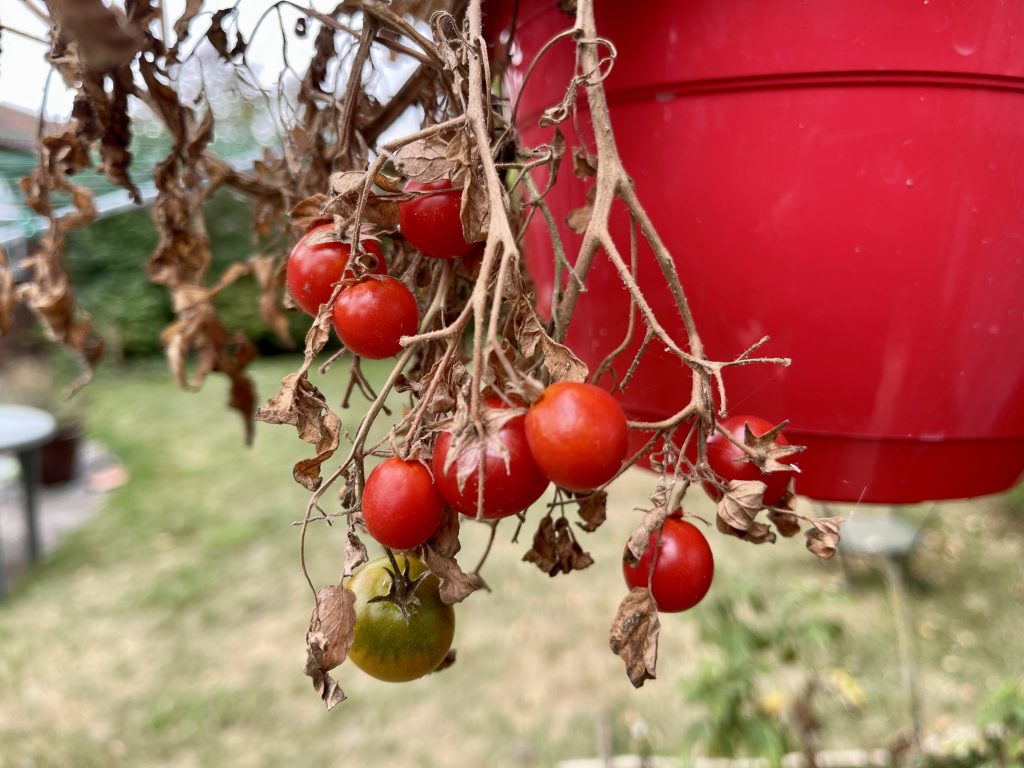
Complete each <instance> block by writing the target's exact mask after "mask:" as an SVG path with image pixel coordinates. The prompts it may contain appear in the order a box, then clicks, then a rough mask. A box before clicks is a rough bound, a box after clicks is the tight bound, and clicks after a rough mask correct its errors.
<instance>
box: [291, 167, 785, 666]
mask: <svg viewBox="0 0 1024 768" xmlns="http://www.w3.org/2000/svg"><path fill="white" fill-rule="evenodd" d="M405 192H406V193H409V194H408V197H407V198H406V199H405V200H403V201H402V202H401V203H400V204H399V219H400V227H401V235H402V237H404V238H405V240H407V241H408V242H409V243H410V244H411V245H413V246H414V247H415V248H417V249H418V250H419V251H420V252H421V253H422V254H423V255H425V256H429V257H432V258H438V259H455V258H459V257H463V265H464V267H466V269H468V270H469V271H470V272H472V268H473V264H472V261H473V259H474V258H475V257H476V256H477V255H479V253H480V251H481V248H480V245H479V244H476V243H470V242H468V241H467V240H466V238H465V236H464V234H463V228H462V222H461V216H460V212H461V195H460V194H459V192H458V191H457V190H453V189H452V185H451V182H450V181H449V180H447V179H442V180H440V181H436V182H430V183H419V182H416V181H410V182H408V183H407V184H406V186H405ZM361 246H362V250H363V251H364V254H365V255H364V256H363V257H362V258H361V259H359V261H358V264H355V265H354V264H353V263H350V262H351V261H352V260H351V258H350V257H351V248H350V246H349V245H347V244H345V243H342V242H340V241H338V240H337V238H336V237H335V236H334V235H333V225H331V224H323V225H321V226H318V227H316V228H314V229H312V230H311V231H310V232H308V233H307V234H306V236H305V237H303V238H302V239H301V240H300V241H299V243H298V244H297V245H296V246H295V249H294V250H293V251H292V254H291V257H290V259H289V261H288V271H287V284H288V289H289V291H290V292H291V294H292V296H293V297H294V299H295V302H296V304H297V305H298V306H299V307H300V308H302V309H303V310H304V311H305V312H307V313H309V314H311V315H314V316H317V315H319V313H320V312H321V311H326V307H325V306H324V305H326V304H327V303H328V302H330V301H331V300H332V297H334V298H333V305H332V306H331V307H330V311H331V315H332V319H333V321H334V327H335V330H336V332H337V335H338V337H339V339H340V340H341V341H342V343H343V344H344V345H345V347H346V348H347V349H349V350H350V351H351V352H353V353H354V354H356V355H360V356H363V357H367V358H373V359H381V358H386V357H390V356H393V355H396V354H398V353H399V352H400V351H401V349H402V347H401V338H402V337H403V336H410V335H413V334H415V333H416V330H417V326H418V323H419V309H418V306H417V303H416V299H415V297H414V296H413V294H412V292H411V291H410V290H409V288H407V287H406V285H404V284H403V283H402V282H401V281H400V280H398V279H397V278H395V277H392V276H389V275H388V274H387V264H386V262H385V259H384V255H383V253H382V251H381V249H380V246H379V245H378V243H377V242H376V241H375V240H366V241H364V242H362V243H361ZM480 407H481V408H482V410H483V413H481V414H478V416H479V418H474V419H472V420H471V421H470V420H463V421H462V422H461V423H460V424H459V425H456V424H455V423H454V419H453V420H452V421H449V422H448V423H447V425H442V426H440V427H438V429H437V436H436V438H435V439H434V441H433V447H432V451H431V455H430V456H429V457H425V458H424V459H423V460H422V461H421V460H419V459H418V458H417V457H415V456H414V457H411V458H410V457H405V456H396V457H392V458H387V459H385V460H383V461H382V462H381V463H380V464H379V465H378V466H377V467H376V468H374V469H373V471H372V472H370V474H369V475H368V477H367V478H366V481H365V484H364V487H363V493H362V499H361V512H362V522H363V524H364V525H365V526H366V529H367V531H368V532H369V533H370V534H371V535H372V536H373V538H374V539H375V540H376V541H377V542H378V543H380V544H382V545H383V546H385V547H387V548H388V557H386V558H381V559H379V560H376V561H373V562H370V563H367V564H365V565H363V566H362V567H361V568H360V569H358V570H357V571H356V573H355V574H354V575H353V576H352V577H351V578H350V579H349V580H348V581H347V583H346V586H348V587H349V588H350V589H351V590H353V591H354V592H355V594H356V624H355V628H354V640H353V645H352V647H351V650H350V651H349V654H348V655H349V657H350V658H351V659H352V660H353V662H354V663H355V664H356V665H357V666H358V667H359V668H360V669H362V670H364V671H365V672H367V673H368V674H370V675H372V676H374V677H377V678H379V679H381V680H388V681H404V680H412V679H415V678H417V677H421V676H422V675H425V674H427V673H429V672H431V671H433V670H434V669H435V668H437V666H438V664H440V663H441V662H442V660H443V659H444V658H445V655H446V654H447V653H448V650H449V648H450V646H451V642H452V637H453V634H454V627H455V618H454V612H453V610H452V608H451V606H450V605H446V604H445V603H444V601H442V600H441V597H440V591H439V590H440V587H439V580H438V578H437V576H436V575H435V574H433V573H431V572H430V571H429V569H428V568H427V566H426V564H425V563H424V562H423V561H421V560H419V559H417V558H416V557H414V556H413V555H412V554H411V553H410V550H415V549H417V548H418V547H422V546H424V545H426V544H427V542H429V541H430V540H431V539H432V537H434V535H435V534H436V533H437V531H438V529H439V527H440V526H441V524H442V522H443V520H444V516H445V508H446V506H447V507H448V508H450V509H452V510H454V511H455V512H457V513H460V514H462V515H466V516H468V517H474V518H476V517H479V518H481V519H484V520H491V521H494V520H500V519H502V518H505V517H509V516H512V515H517V514H520V513H522V512H523V511H524V510H525V509H527V508H528V507H529V506H530V505H531V504H533V503H534V502H536V501H537V500H538V499H539V498H540V497H541V496H542V495H543V494H544V492H545V491H546V490H547V488H548V486H549V485H550V484H551V483H555V484H556V485H557V486H559V487H561V488H563V489H565V490H566V491H569V492H572V493H575V494H577V495H578V496H581V497H582V496H586V495H587V493H588V492H589V491H592V490H594V489H597V488H600V487H602V486H604V485H605V484H607V483H608V482H609V481H611V480H612V479H613V478H615V477H616V476H617V475H618V473H619V472H620V471H621V469H622V467H623V464H624V462H625V459H626V454H627V451H628V442H629V441H628V425H627V421H626V417H625V414H624V413H623V411H622V408H621V407H620V406H619V404H618V402H617V401H616V400H615V399H614V398H613V397H612V396H611V395H610V394H608V393H607V392H606V391H604V390H602V389H600V388H598V387H596V386H594V385H592V384H585V383H578V382H557V383H554V384H551V385H550V386H548V387H546V388H545V389H544V390H543V392H541V394H540V396H539V397H538V398H537V399H536V401H535V402H533V403H532V404H530V405H528V406H527V405H526V404H524V403H521V402H516V401H510V400H507V399H505V398H504V397H498V396H497V395H493V394H492V395H491V396H488V397H486V398H484V401H483V402H482V403H481V405H480ZM481 425H483V427H482V433H481V432H480V426H481ZM771 430H772V425H771V424H770V423H769V422H767V421H765V420H764V419H761V418H758V417H756V416H734V417H732V418H729V419H725V420H723V421H722V422H721V423H720V431H719V432H717V433H715V434H712V435H711V436H710V437H709V438H708V441H707V462H708V466H709V467H710V469H711V470H712V471H713V473H714V476H713V477H712V478H711V479H709V481H708V482H706V483H705V484H704V487H705V490H706V491H707V492H708V494H709V495H710V496H711V497H712V498H713V499H715V500H719V499H720V498H721V495H722V491H723V489H724V488H725V487H726V486H727V485H728V482H729V481H731V480H761V481H762V482H764V483H765V486H766V489H765V492H764V496H763V501H764V503H765V505H766V506H775V505H778V504H780V503H782V502H783V500H784V498H785V496H786V493H787V490H788V488H789V484H790V480H791V478H792V476H793V474H794V473H793V472H788V471H775V472H770V473H765V472H762V470H761V469H760V468H759V467H758V465H757V464H756V463H755V462H754V461H752V460H751V456H750V455H749V454H748V452H747V451H745V450H744V449H743V448H742V447H741V445H743V444H744V442H745V441H749V439H750V437H751V436H752V437H753V438H754V439H755V440H756V439H758V438H762V437H763V436H765V435H766V434H767V433H769V432H770V431H771ZM748 432H749V435H748ZM773 434H774V433H773ZM729 437H731V438H732V439H729ZM769 439H774V442H775V444H777V445H779V446H785V445H788V442H787V441H786V439H785V437H783V436H782V435H781V434H778V435H774V437H773V438H772V437H771V436H769V437H768V438H765V439H764V440H763V441H762V446H763V443H764V442H767V441H768V440H769ZM690 458H691V461H692V460H694V459H695V456H691V457H690ZM781 460H782V461H784V462H786V461H787V458H782V459H781ZM720 481H721V482H720ZM392 550H399V551H400V552H401V553H400V554H398V555H397V556H395V555H394V553H393V552H392ZM622 572H623V577H624V579H625V582H626V584H627V586H629V587H630V588H631V589H632V588H636V587H643V588H646V589H648V590H649V591H650V594H651V597H652V598H653V600H654V604H655V606H656V607H657V610H659V611H662V612H669V613H671V612H678V611H685V610H688V609H690V608H692V607H693V606H695V605H697V604H698V603H699V602H700V601H701V600H702V599H703V598H704V596H705V595H706V594H707V592H708V590H709V589H710V587H711V582H712V579H713V577H714V557H713V554H712V551H711V547H710V546H709V544H708V541H707V539H706V538H705V536H704V534H703V533H701V531H700V529H699V528H697V527H696V526H695V525H693V524H692V523H691V522H689V521H688V520H685V519H683V516H682V512H681V511H680V510H677V511H676V512H675V513H673V514H672V515H670V516H669V517H668V518H667V519H665V521H664V523H663V524H662V525H661V526H660V527H659V528H658V529H657V530H655V531H654V532H652V533H651V534H650V536H649V540H648V542H647V546H646V549H645V550H644V552H643V554H642V556H641V557H639V559H638V560H636V559H635V558H633V557H632V555H631V553H630V552H629V551H628V550H627V551H626V553H625V554H624V557H623V566H622Z"/></svg>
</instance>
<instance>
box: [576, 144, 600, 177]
mask: <svg viewBox="0 0 1024 768" xmlns="http://www.w3.org/2000/svg"><path fill="white" fill-rule="evenodd" d="M572 169H573V172H574V173H575V174H576V176H577V178H580V179H586V178H591V177H594V176H597V156H596V155H592V154H590V152H589V151H588V150H587V148H586V147H585V146H583V145H582V144H580V145H579V146H578V147H576V149H574V150H573V153H572Z"/></svg>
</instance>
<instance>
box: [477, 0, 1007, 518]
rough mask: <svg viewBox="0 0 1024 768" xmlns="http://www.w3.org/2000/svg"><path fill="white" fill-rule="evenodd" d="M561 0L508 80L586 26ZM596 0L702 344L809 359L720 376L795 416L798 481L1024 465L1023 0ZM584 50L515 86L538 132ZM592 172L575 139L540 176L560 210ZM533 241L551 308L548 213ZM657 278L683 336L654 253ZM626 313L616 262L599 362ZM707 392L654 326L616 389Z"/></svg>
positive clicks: (951, 474) (618, 220) (655, 299)
mask: <svg viewBox="0 0 1024 768" xmlns="http://www.w3.org/2000/svg"><path fill="white" fill-rule="evenodd" d="M497 5H500V4H497ZM497 5H494V6H492V11H493V13H492V17H491V21H492V22H499V23H497V24H495V26H500V21H501V20H502V19H503V15H502V13H500V12H499V8H498V7H497ZM558 5H559V4H558V3H557V2H555V0H520V4H519V12H518V19H517V23H516V29H515V40H516V45H517V47H518V54H517V60H516V61H517V63H516V65H515V66H513V68H512V70H511V72H510V83H511V84H512V90H513V93H516V92H517V91H518V89H519V86H520V85H521V84H522V78H523V74H524V72H525V68H526V66H527V65H528V64H529V63H530V61H531V60H532V59H533V56H534V54H535V53H536V51H537V50H539V48H540V46H541V45H543V44H544V42H546V41H547V40H548V39H549V38H551V37H552V36H553V35H554V34H556V33H557V32H559V31H561V30H563V29H565V28H567V27H569V26H571V25H572V17H571V16H569V15H567V14H565V13H563V12H561V11H560V10H559V7H558ZM596 14H597V23H598V29H599V31H600V33H601V34H602V35H605V36H607V37H609V38H610V39H611V40H612V41H613V42H614V44H615V45H616V47H617V49H618V53H619V57H618V59H617V61H616V63H615V66H614V69H613V71H612V73H611V75H610V76H609V77H608V79H607V80H606V87H607V90H608V96H609V101H610V104H611V106H612V122H613V126H614V128H615V133H616V137H617V140H618V145H619V151H620V153H621V154H622V157H623V161H624V164H625V166H626V169H627V170H628V171H629V172H630V173H631V174H632V175H633V177H634V179H635V181H636V184H637V187H638V191H639V194H640V198H641V199H642V200H643V201H644V203H645V205H647V206H648V211H649V213H650V214H651V216H652V218H653V219H654V223H655V225H656V226H657V228H658V231H659V232H660V234H661V236H662V237H663V238H664V239H665V242H666V243H667V245H668V247H669V249H670V251H671V252H672V254H673V256H674V258H675V260H676V264H677V266H678V269H679V271H680V273H681V275H682V278H683V283H684V285H685V286H686V289H687V291H688V298H689V299H690V302H691V304H692V306H693V310H694V313H695V316H696V320H697V323H698V327H699V328H700V332H701V335H702V338H703V340H704V343H705V346H706V351H707V353H708V354H709V355H710V356H712V357H714V358H715V359H720V360H724V359H729V358H730V357H732V356H735V355H736V354H738V353H740V352H741V351H742V350H744V349H745V348H747V347H748V346H749V345H750V344H752V343H753V342H755V341H757V340H758V339H759V338H761V336H763V335H764V334H770V335H771V341H770V343H769V344H768V346H767V347H765V348H764V349H763V350H762V352H764V353H765V354H769V355H779V356H788V357H791V358H792V360H793V365H792V367H791V368H788V369H783V368H778V367H767V366H750V367H745V368H735V369H731V370H730V371H728V372H727V379H726V383H727V389H728V395H729V408H730V411H731V412H733V413H757V414H760V415H762V416H764V417H766V418H768V419H772V420H780V419H783V418H789V419H790V426H789V428H788V429H787V435H788V436H789V437H790V439H791V440H792V441H793V442H798V443H802V444H805V445H806V446H807V451H806V453H805V454H803V455H801V457H800V460H799V465H800V468H801V470H802V474H801V475H800V476H799V477H798V479H797V490H798V492H800V493H801V494H804V495H807V496H810V497H812V498H816V499H822V500H834V501H857V500H860V501H863V502H887V503H905V502H917V501H921V500H925V499H946V498H960V497H970V496H977V495H981V494H987V493H994V492H997V491H1001V490H1004V489H1006V488H1008V487H1010V486H1011V485H1012V484H1013V483H1014V482H1015V481H1016V480H1017V478H1018V476H1019V475H1020V473H1021V470H1022V469H1024V4H1019V3H1002V2H997V1H996V0H987V1H985V2H980V1H979V2H952V1H951V0H920V1H919V2H913V3H912V2H902V1H901V2H891V0H871V1H868V0H858V2H852V1H851V2H838V1H837V2H820V3H802V2H794V1H793V0H758V2H744V1H743V0H701V1H699V2H679V1H678V0H646V2H644V3H640V4H638V3H623V2H619V1H618V0H598V2H597V9H596ZM573 62H574V58H573V43H572V42H571V41H569V40H566V41H562V42H560V43H558V44H556V45H555V46H554V47H553V48H552V49H551V50H550V51H549V52H548V53H547V54H546V55H545V57H544V58H543V60H542V61H541V63H540V65H539V67H538V70H537V72H535V73H534V75H533V76H532V77H531V79H530V80H529V82H528V83H527V85H526V87H525V89H523V90H522V93H521V94H520V96H521V102H520V105H519V112H518V121H519V128H520V130H521V132H522V135H523V139H524V141H525V143H526V144H527V145H536V144H541V143H545V142H548V141H550V139H551V134H552V129H550V128H547V129H542V128H539V127H537V119H538V117H539V115H540V114H541V112H542V111H543V110H544V109H546V108H548V107H550V106H552V105H554V104H557V103H558V102H559V101H561V99H562V97H563V96H564V93H565V86H566V84H567V83H568V82H569V80H570V77H571V73H572V70H573ZM581 122H582V133H583V134H584V135H585V136H586V135H588V134H589V125H588V124H587V119H586V115H585V114H584V115H581ZM563 128H564V130H565V132H566V133H567V134H571V133H572V132H573V131H572V128H571V126H569V124H565V125H564V126H563ZM567 138H568V139H569V143H570V151H571V147H572V145H573V144H574V143H576V142H577V139H576V138H575V137H574V136H571V135H569V136H567ZM567 157H568V155H567ZM586 186H587V184H586V183H584V182H581V181H579V180H578V179H576V178H575V177H574V175H573V173H572V164H571V162H568V161H567V162H565V163H563V165H562V168H561V171H560V175H559V178H558V180H557V183H556V184H555V185H554V188H553V190H552V191H551V193H550V195H549V196H548V198H547V200H548V203H549V205H550V206H551V208H552V211H553V212H554V214H555V217H556V219H557V220H558V221H560V222H561V221H564V219H565V217H566V215H567V214H568V213H569V211H571V210H572V209H574V208H577V207H579V206H581V205H583V203H584V198H585V193H586ZM618 213H621V212H618ZM618 213H617V214H616V216H615V217H614V220H613V222H612V234H613V235H614V237H615V239H616V242H618V243H619V244H620V247H621V248H622V249H623V252H625V253H628V247H629V246H628V243H629V235H628V229H627V222H626V218H625V216H624V215H618ZM561 236H562V238H563V240H564V241H565V243H566V246H567V249H568V250H570V251H571V250H572V248H573V247H575V246H578V245H579V242H580V238H579V236H578V235H575V234H574V233H573V232H572V231H571V230H569V229H568V227H566V226H564V225H563V226H562V227H561ZM526 249H527V258H528V264H529V267H530V270H531V272H532V274H533V276H534V279H535V280H536V283H537V287H538V293H539V295H538V302H539V304H540V306H541V308H542V309H545V308H547V307H549V306H550V294H551V289H552V281H553V274H552V259H551V256H550V245H549V244H548V235H547V233H546V230H545V228H544V226H543V223H542V222H541V221H540V217H539V216H538V217H536V219H535V222H534V224H533V225H532V227H531V231H530V233H529V234H528V236H527V240H526ZM639 281H640V285H641V287H642V288H643V289H644V291H645V293H646V294H647V296H648V297H649V298H650V299H651V301H652V304H653V305H654V307H655V311H656V312H657V314H658V317H659V318H660V319H661V320H662V321H663V322H664V323H665V324H666V327H670V328H673V329H674V330H675V331H676V332H677V336H678V338H679V341H680V342H682V341H684V340H685V339H684V338H683V334H682V330H681V327H680V323H679V322H678V320H677V319H676V317H677V316H676V315H675V311H674V309H673V305H672V303H671V297H670V296H669V295H668V293H667V291H666V290H665V289H664V287H663V285H662V278H661V276H660V272H659V270H658V268H657V266H656V264H655V262H654V259H653V257H652V256H651V255H650V253H649V251H644V250H641V252H640V268H639ZM627 312H628V296H627V294H626V293H625V291H624V290H623V289H622V286H621V283H620V282H619V280H618V278H617V276H616V275H615V274H614V271H613V269H612V268H611V266H610V265H608V264H607V263H605V262H603V261H602V262H601V263H600V264H599V265H597V266H595V268H594V270H593V271H592V273H591V278H590V283H589V291H588V293H587V294H585V296H584V298H583V300H582V301H581V302H580V304H579V309H578V312H577V314H576V316H575V318H574V321H573V325H572V328H571V329H570V334H569V343H570V344H571V345H572V346H573V348H574V349H576V350H577V351H579V352H581V353H582V356H583V357H584V359H585V360H586V361H587V362H588V364H590V365H591V366H594V365H596V364H597V363H598V362H599V361H600V360H601V359H602V358H603V357H604V355H605V353H606V352H607V351H609V350H610V349H612V348H614V347H615V345H616V344H618V343H619V342H620V341H621V339H622V336H623V333H624V330H625V327H626V318H627ZM640 335H642V334H640ZM635 346H636V345H634V349H635ZM629 360H630V351H629V350H627V352H626V353H625V354H624V355H623V357H622V361H623V362H622V365H621V366H620V370H619V373H620V374H621V373H622V369H624V368H625V367H626V366H627V365H628V361H629ZM689 394H690V384H689V373H688V371H686V370H684V369H682V368H681V367H680V365H679V364H678V361H676V360H675V359H674V358H673V357H671V356H669V355H668V354H666V353H664V352H663V351H662V350H660V349H657V350H651V351H649V352H648V354H647V357H646V358H645V359H644V362H643V363H642V364H641V366H640V368H639V371H638V373H637V375H636V377H635V379H634V381H633V382H632V383H631V384H630V386H629V387H628V389H627V390H626V392H625V394H624V395H623V396H622V403H623V405H624V407H625V408H626V409H627V411H628V412H629V413H630V414H632V415H633V416H634V417H636V418H641V419H658V418H663V417H664V416H667V415H669V414H671V413H672V412H674V411H675V410H676V409H677V408H678V407H680V406H681V405H682V404H685V402H686V401H687V399H688V398H689Z"/></svg>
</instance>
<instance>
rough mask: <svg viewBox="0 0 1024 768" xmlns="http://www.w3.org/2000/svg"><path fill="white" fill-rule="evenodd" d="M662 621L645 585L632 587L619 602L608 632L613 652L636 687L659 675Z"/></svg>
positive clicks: (609, 643)
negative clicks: (659, 638) (657, 669)
mask: <svg viewBox="0 0 1024 768" xmlns="http://www.w3.org/2000/svg"><path fill="white" fill-rule="evenodd" d="M660 632H661V621H660V620H659V619H658V608H657V606H656V605H655V603H654V598H653V597H652V596H651V593H650V591H648V589H647V588H646V587H633V589H632V590H631V591H630V593H629V594H628V595H626V597H625V598H624V599H623V601H622V602H621V603H620V604H619V609H618V611H617V612H616V614H615V619H614V621H612V628H611V630H610V631H609V633H608V645H609V646H610V647H611V649H612V653H614V654H615V655H616V656H618V657H619V658H621V659H622V661H623V662H624V663H625V665H626V674H627V675H628V676H629V681H630V682H631V683H632V684H633V687H634V688H639V687H640V686H642V685H643V684H644V682H645V681H647V680H653V679H654V678H655V677H656V674H655V673H656V669H655V667H656V665H657V663H658V635H659V634H660Z"/></svg>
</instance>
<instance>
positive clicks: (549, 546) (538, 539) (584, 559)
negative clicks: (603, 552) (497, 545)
mask: <svg viewBox="0 0 1024 768" xmlns="http://www.w3.org/2000/svg"><path fill="white" fill-rule="evenodd" d="M523 560H524V561H525V562H527V563H533V564H534V565H536V566H537V567H538V568H540V569H541V570H542V571H544V573H546V574H547V575H548V576H557V575H558V574H559V573H569V572H570V571H581V570H583V569H584V568H586V567H588V566H590V565H593V564H594V558H592V557H591V556H590V555H589V554H588V553H587V552H584V551H583V548H582V547H580V545H579V542H578V541H576V537H575V536H573V535H572V528H571V527H570V526H569V521H568V520H566V519H565V518H564V517H560V518H558V520H557V521H553V520H552V519H551V515H547V516H546V517H544V518H543V519H542V520H541V521H540V525H539V526H538V527H537V532H536V533H535V534H534V536H533V546H532V547H530V549H529V551H527V553H526V554H525V555H523Z"/></svg>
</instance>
